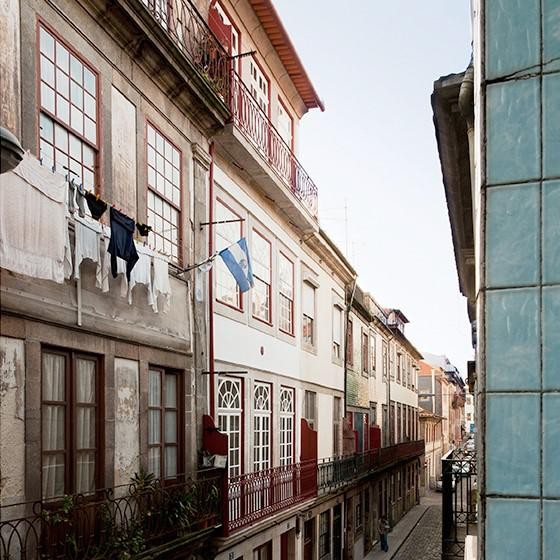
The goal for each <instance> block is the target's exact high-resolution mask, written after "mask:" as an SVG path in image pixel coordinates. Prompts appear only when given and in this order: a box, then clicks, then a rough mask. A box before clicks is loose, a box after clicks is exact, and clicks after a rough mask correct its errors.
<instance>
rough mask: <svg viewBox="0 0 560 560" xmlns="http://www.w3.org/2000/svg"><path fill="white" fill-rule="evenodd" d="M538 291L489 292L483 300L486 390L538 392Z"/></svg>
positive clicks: (524, 289)
mask: <svg viewBox="0 0 560 560" xmlns="http://www.w3.org/2000/svg"><path fill="white" fill-rule="evenodd" d="M539 309H540V306H539V290H538V288H522V289H515V290H491V291H488V292H487V297H486V388H487V390H489V391H514V390H529V391H530V390H539V389H540V329H539V326H540V325H539Z"/></svg>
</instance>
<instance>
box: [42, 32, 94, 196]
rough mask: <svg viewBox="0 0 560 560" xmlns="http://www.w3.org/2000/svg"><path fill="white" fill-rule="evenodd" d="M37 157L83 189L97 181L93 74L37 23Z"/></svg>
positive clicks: (92, 187) (89, 188) (90, 186)
mask: <svg viewBox="0 0 560 560" xmlns="http://www.w3.org/2000/svg"><path fill="white" fill-rule="evenodd" d="M39 50H40V54H39V58H40V61H39V81H40V115H39V127H40V130H39V132H40V134H39V136H40V142H39V148H40V157H41V158H42V161H43V162H45V163H46V164H47V165H48V166H56V171H57V172H59V173H61V174H62V175H70V177H71V178H74V179H75V180H76V182H77V183H81V184H83V186H84V187H85V188H86V189H88V190H94V187H95V183H96V180H97V178H96V176H95V175H96V167H97V154H98V149H99V144H98V137H97V124H98V115H97V112H98V109H97V101H98V94H97V88H98V77H97V74H96V73H95V72H94V71H93V70H92V69H91V68H90V67H89V66H88V65H87V64H86V63H85V62H84V61H83V60H82V59H81V58H78V57H77V56H76V55H74V54H73V53H71V52H70V51H69V50H68V49H67V48H66V46H65V45H64V44H63V43H62V42H60V41H59V40H58V39H57V38H56V37H55V36H54V35H53V34H51V33H50V32H49V31H47V29H45V28H44V27H42V26H41V27H39Z"/></svg>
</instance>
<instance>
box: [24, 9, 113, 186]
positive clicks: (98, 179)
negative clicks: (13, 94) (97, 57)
mask: <svg viewBox="0 0 560 560" xmlns="http://www.w3.org/2000/svg"><path fill="white" fill-rule="evenodd" d="M41 29H43V30H44V31H45V32H46V33H48V34H49V35H50V36H51V37H52V38H53V39H54V41H55V47H54V48H55V51H56V41H58V42H59V43H60V44H61V45H62V46H63V47H64V48H65V49H66V50H67V51H68V53H69V55H73V56H74V57H75V58H76V59H77V60H78V61H79V62H80V63H81V64H82V66H84V67H85V68H87V69H88V70H89V71H90V72H91V73H92V74H93V75H94V76H95V140H96V141H95V143H93V142H92V141H91V140H89V139H87V138H86V137H85V135H84V134H83V133H79V132H78V131H77V130H75V129H74V128H73V127H72V126H71V124H70V123H68V124H66V123H65V122H64V121H63V120H61V119H60V118H59V117H58V116H57V115H56V114H54V113H53V112H52V111H50V110H48V109H47V108H46V107H44V106H43V105H42V102H41V81H42V79H41ZM55 59H56V52H55ZM49 60H50V59H49ZM51 62H52V63H53V64H54V66H55V70H54V72H55V75H56V70H57V68H58V67H57V66H56V60H54V61H52V60H51ZM35 67H36V76H35V93H36V109H37V110H36V119H37V120H36V126H37V129H36V130H37V135H36V139H37V146H39V147H40V145H41V113H43V114H44V115H45V116H46V117H47V118H49V119H51V120H52V121H53V123H54V124H58V125H59V126H60V127H62V128H63V129H64V130H65V131H66V132H67V133H68V134H72V135H73V136H75V137H76V138H77V139H78V140H79V141H80V142H82V143H84V144H86V145H87V146H89V147H90V148H91V149H92V150H93V153H94V155H93V167H92V172H93V188H92V190H93V191H94V192H96V193H98V194H100V193H102V192H103V177H102V173H101V169H102V168H103V167H102V161H101V158H102V150H101V136H102V126H101V111H100V108H101V106H102V103H101V83H100V82H101V80H100V72H99V70H98V69H97V68H96V67H95V66H94V65H93V64H91V63H90V62H89V61H88V60H87V59H86V58H85V57H84V56H83V55H82V54H80V52H79V51H78V50H77V49H75V48H74V47H73V46H72V45H71V44H70V43H69V42H68V41H66V40H65V39H64V38H63V37H62V36H61V34H60V33H58V32H57V31H56V30H55V29H54V28H53V27H52V26H51V25H49V24H48V23H47V22H46V21H45V20H44V19H43V18H41V17H37V21H36V28H35ZM61 70H62V69H61ZM67 75H68V78H69V85H68V87H69V93H68V99H67V101H68V111H69V115H71V107H72V105H74V104H73V103H72V101H71V99H70V97H71V94H70V87H71V84H70V81H71V78H70V69H69V70H68V74H67ZM55 80H56V78H55ZM55 83H56V82H55ZM51 89H54V92H55V107H56V92H57V89H56V86H55V87H54V88H51ZM82 89H84V88H82ZM88 93H89V92H88ZM90 95H91V94H90ZM74 106H76V105H74ZM76 107H77V106H76ZM81 111H82V112H84V110H83V109H82V110H81ZM55 112H56V109H55ZM69 120H70V121H71V116H69ZM54 124H53V130H54ZM53 134H54V132H53ZM53 152H56V147H55V144H54V138H53ZM66 155H67V156H68V158H70V148H68V152H67V154H66ZM40 157H41V156H40ZM55 159H56V154H55ZM72 159H74V158H72ZM76 161H77V160H76ZM53 164H54V161H53ZM81 165H82V167H84V164H83V149H82V162H81ZM68 174H70V175H71V173H70V171H68Z"/></svg>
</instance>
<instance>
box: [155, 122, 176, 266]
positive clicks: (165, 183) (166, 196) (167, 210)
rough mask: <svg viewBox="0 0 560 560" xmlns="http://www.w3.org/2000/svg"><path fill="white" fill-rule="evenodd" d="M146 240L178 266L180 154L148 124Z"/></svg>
mask: <svg viewBox="0 0 560 560" xmlns="http://www.w3.org/2000/svg"><path fill="white" fill-rule="evenodd" d="M147 132H148V137H147V143H148V146H147V158H148V159H147V161H148V224H149V225H150V226H152V231H151V232H150V236H149V237H148V240H149V242H150V244H151V245H152V247H155V249H156V250H157V251H160V252H162V253H164V254H166V255H169V256H171V258H172V259H173V260H174V261H175V262H179V260H180V255H179V250H180V235H179V233H180V223H181V220H180V218H181V152H179V150H178V149H177V148H176V147H175V146H174V145H173V144H172V143H171V142H170V141H169V140H168V139H167V138H166V137H165V136H163V134H161V132H159V131H158V130H156V129H155V128H154V127H153V126H152V125H151V124H150V123H148V125H147Z"/></svg>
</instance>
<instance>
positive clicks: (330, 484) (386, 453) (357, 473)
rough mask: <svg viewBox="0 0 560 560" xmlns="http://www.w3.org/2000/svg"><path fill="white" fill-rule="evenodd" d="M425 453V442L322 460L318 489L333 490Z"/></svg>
mask: <svg viewBox="0 0 560 560" xmlns="http://www.w3.org/2000/svg"><path fill="white" fill-rule="evenodd" d="M423 453H424V440H419V441H409V442H405V443H399V444H397V445H391V446H390V447H381V448H379V449H372V450H370V451H365V452H363V453H356V454H354V455H346V456H342V457H331V458H329V459H322V460H321V462H320V463H319V467H318V481H317V484H318V489H319V490H332V489H335V488H337V487H339V486H343V485H345V484H348V483H350V482H352V481H353V480H355V479H357V478H360V477H362V476H366V475H368V474H370V473H373V472H378V471H380V470H383V469H386V468H388V467H390V466H391V465H394V464H396V463H399V462H401V461H405V460H408V459H413V458H414V457H418V456H420V455H422V454H423Z"/></svg>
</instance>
